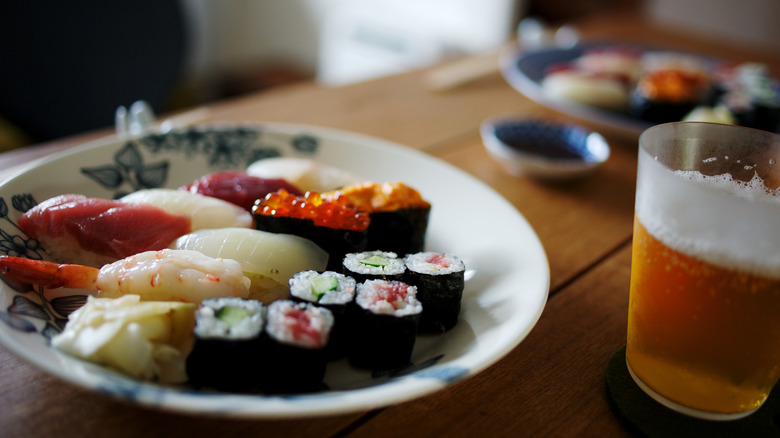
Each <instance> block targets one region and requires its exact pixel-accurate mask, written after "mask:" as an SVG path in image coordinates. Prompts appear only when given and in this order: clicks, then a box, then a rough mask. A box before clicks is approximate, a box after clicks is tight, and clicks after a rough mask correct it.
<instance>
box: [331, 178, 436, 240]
mask: <svg viewBox="0 0 780 438" xmlns="http://www.w3.org/2000/svg"><path fill="white" fill-rule="evenodd" d="M322 197H323V199H330V200H333V201H336V200H344V201H343V202H347V203H349V204H350V205H353V206H355V207H358V208H360V209H363V210H365V211H368V213H369V218H370V224H369V225H368V241H367V243H366V248H365V249H366V250H382V251H392V252H395V253H397V254H399V255H405V254H409V253H414V252H419V251H422V250H423V247H424V246H425V235H426V232H427V229H428V220H429V217H430V212H431V204H430V203H429V202H428V201H426V200H425V199H423V197H422V195H421V194H420V193H419V192H418V191H417V190H415V189H414V188H412V187H410V186H408V185H406V184H405V183H402V182H387V183H375V182H364V183H361V184H355V185H350V186H346V187H344V188H342V189H340V190H336V191H331V192H327V193H323V194H322Z"/></svg>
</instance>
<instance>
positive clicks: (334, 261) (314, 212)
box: [253, 189, 371, 270]
mask: <svg viewBox="0 0 780 438" xmlns="http://www.w3.org/2000/svg"><path fill="white" fill-rule="evenodd" d="M253 213H254V217H255V227H256V228H257V229H258V230H262V231H268V232H271V233H283V234H293V235H296V236H300V237H303V238H306V239H309V240H311V241H312V242H314V243H316V244H317V245H318V246H319V247H320V248H322V249H323V250H325V251H326V252H327V253H328V254H329V256H330V257H329V261H330V262H329V265H328V269H330V270H338V269H339V267H340V266H339V265H340V263H341V259H342V258H343V257H344V254H347V253H349V252H355V251H364V250H365V249H366V248H367V246H366V245H367V243H368V231H367V229H368V225H369V223H370V220H371V219H370V218H369V215H368V213H367V212H365V211H363V210H361V209H359V208H356V207H353V206H351V205H349V204H348V203H347V202H346V200H344V199H339V200H329V199H324V198H322V197H321V196H320V195H319V194H318V193H316V192H308V193H306V195H305V196H296V195H293V194H290V193H289V192H287V191H286V190H284V189H282V190H279V191H278V192H275V193H269V194H268V195H267V196H266V197H265V199H261V200H258V201H257V202H256V203H255V206H254V209H253Z"/></svg>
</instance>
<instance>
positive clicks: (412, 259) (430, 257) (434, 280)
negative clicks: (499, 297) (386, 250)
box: [405, 252, 466, 333]
mask: <svg viewBox="0 0 780 438" xmlns="http://www.w3.org/2000/svg"><path fill="white" fill-rule="evenodd" d="M405 263H406V268H407V270H406V282H407V283H409V284H412V285H414V286H416V287H417V299H419V300H420V303H422V306H423V313H422V317H421V318H420V327H419V330H420V331H421V332H431V333H443V332H446V331H447V330H449V329H451V328H452V327H454V326H455V324H456V323H457V322H458V316H459V315H460V306H461V299H462V297H463V289H464V286H465V276H464V274H465V272H466V265H465V264H464V263H463V261H462V260H461V259H459V258H458V257H456V256H454V255H451V254H443V253H436V252H421V253H417V254H411V255H408V256H406V258H405Z"/></svg>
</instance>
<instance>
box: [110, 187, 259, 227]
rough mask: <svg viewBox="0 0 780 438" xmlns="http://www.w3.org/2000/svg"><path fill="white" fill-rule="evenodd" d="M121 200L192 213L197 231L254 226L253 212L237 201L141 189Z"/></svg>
mask: <svg viewBox="0 0 780 438" xmlns="http://www.w3.org/2000/svg"><path fill="white" fill-rule="evenodd" d="M119 200H120V201H122V202H128V203H131V204H151V205H155V206H157V207H160V208H164V209H166V210H169V211H172V212H174V213H179V214H183V215H185V216H189V217H190V219H191V221H192V222H191V228H192V230H193V231H194V230H200V229H203V228H233V227H242V228H251V227H252V226H253V223H254V222H253V219H252V214H251V213H249V212H248V211H246V210H245V209H243V208H241V207H239V206H237V205H235V204H233V203H230V202H228V201H224V200H222V199H217V198H214V197H211V196H206V195H202V194H200V193H191V192H186V191H183V190H174V189H147V190H139V191H137V192H133V193H130V194H129V195H125V196H123V197H122V198H119Z"/></svg>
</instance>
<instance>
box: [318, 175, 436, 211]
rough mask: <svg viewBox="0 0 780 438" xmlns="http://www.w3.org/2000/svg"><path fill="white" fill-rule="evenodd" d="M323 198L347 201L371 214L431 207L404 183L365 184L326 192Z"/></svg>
mask: <svg viewBox="0 0 780 438" xmlns="http://www.w3.org/2000/svg"><path fill="white" fill-rule="evenodd" d="M322 197H323V198H325V199H331V200H334V201H335V200H337V199H346V200H348V202H349V203H350V204H352V205H356V206H359V207H363V208H366V209H368V211H369V212H371V213H373V212H379V211H395V210H399V209H402V208H430V206H431V204H430V203H429V202H428V201H426V200H424V199H423V198H422V196H421V195H420V193H419V192H417V190H415V189H413V188H411V187H409V186H407V185H406V184H404V183H402V182H388V183H375V182H365V183H360V184H355V185H351V186H347V187H344V188H342V189H340V190H334V191H331V192H325V193H323V194H322Z"/></svg>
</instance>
